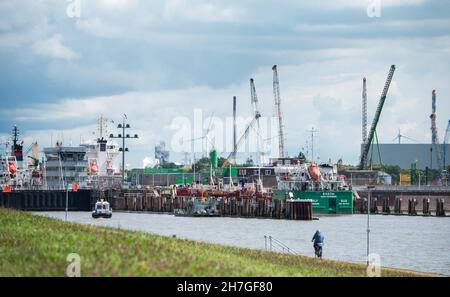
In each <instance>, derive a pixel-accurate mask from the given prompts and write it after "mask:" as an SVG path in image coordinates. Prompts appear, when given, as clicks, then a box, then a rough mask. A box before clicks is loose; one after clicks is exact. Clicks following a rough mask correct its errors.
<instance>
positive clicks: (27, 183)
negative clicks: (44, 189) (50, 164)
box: [0, 125, 43, 191]
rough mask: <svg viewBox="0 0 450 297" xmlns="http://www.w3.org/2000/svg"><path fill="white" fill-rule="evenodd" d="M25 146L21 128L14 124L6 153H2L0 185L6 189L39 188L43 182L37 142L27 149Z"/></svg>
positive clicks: (0, 157)
mask: <svg viewBox="0 0 450 297" xmlns="http://www.w3.org/2000/svg"><path fill="white" fill-rule="evenodd" d="M23 147H24V141H23V140H21V139H20V131H19V128H18V127H17V126H16V125H14V126H13V128H12V132H11V137H10V139H9V140H7V141H6V142H5V149H4V153H3V154H1V153H0V172H1V181H0V185H1V188H2V189H4V190H7V191H8V190H11V189H13V190H17V189H39V188H40V187H41V186H42V184H43V175H42V170H41V164H40V162H39V146H38V144H37V142H34V143H32V144H30V145H29V146H28V148H27V149H26V150H25V151H24V149H23ZM30 152H31V154H30V155H28V154H29V153H30Z"/></svg>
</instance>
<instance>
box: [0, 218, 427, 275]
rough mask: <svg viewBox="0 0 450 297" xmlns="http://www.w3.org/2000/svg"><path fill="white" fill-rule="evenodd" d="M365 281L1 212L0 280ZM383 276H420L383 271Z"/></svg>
mask: <svg viewBox="0 0 450 297" xmlns="http://www.w3.org/2000/svg"><path fill="white" fill-rule="evenodd" d="M70 253H77V254H79V255H80V257H81V275H82V276H365V271H366V269H365V267H364V265H358V264H351V263H345V262H338V261H330V260H318V259H314V258H309V257H302V256H291V255H283V254H277V253H269V252H265V251H258V250H251V249H244V248H232V247H225V246H221V245H216V244H206V243H200V242H195V241H190V240H182V239H177V238H169V237H163V236H158V235H152V234H147V233H142V232H132V231H124V230H120V229H115V228H105V227H94V226H88V225H80V224H75V223H66V222H63V221H59V220H56V219H52V218H47V217H42V216H37V215H32V214H30V213H24V212H18V211H13V210H6V209H0V276H65V271H66V267H67V265H68V262H66V258H67V255H68V254H70ZM382 275H383V276H423V275H424V274H418V273H414V272H410V271H403V270H395V269H383V270H382Z"/></svg>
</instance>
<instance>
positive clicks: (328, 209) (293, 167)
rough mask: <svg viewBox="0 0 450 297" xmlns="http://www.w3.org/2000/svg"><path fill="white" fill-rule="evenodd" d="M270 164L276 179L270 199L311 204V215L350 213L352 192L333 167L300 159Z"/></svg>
mask: <svg viewBox="0 0 450 297" xmlns="http://www.w3.org/2000/svg"><path fill="white" fill-rule="evenodd" d="M272 163H273V165H274V170H275V175H276V179H277V188H276V189H274V190H273V199H281V200H296V199H299V200H311V201H312V207H313V212H314V214H352V213H353V204H354V197H355V195H354V192H353V191H352V190H351V188H350V186H349V185H348V184H347V183H346V181H345V176H341V175H338V171H337V166H336V165H335V164H326V163H323V164H317V163H315V162H306V161H305V160H304V159H301V158H278V159H275V160H273V161H272Z"/></svg>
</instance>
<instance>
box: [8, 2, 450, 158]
mask: <svg viewBox="0 0 450 297" xmlns="http://www.w3.org/2000/svg"><path fill="white" fill-rule="evenodd" d="M0 12H1V15H2V18H1V19H0V66H1V67H0V101H1V103H2V108H1V109H0V142H1V143H2V145H1V147H2V149H3V150H4V147H5V145H4V143H5V142H6V141H7V140H8V137H9V134H10V130H11V128H12V126H13V125H17V126H18V127H19V129H20V130H21V131H22V136H23V139H24V141H25V147H27V146H28V145H29V144H31V142H33V141H37V142H38V143H39V145H40V147H41V149H42V148H43V147H45V146H50V145H52V143H53V144H54V143H55V142H56V141H57V140H62V141H63V142H64V144H65V145H78V144H79V143H80V141H85V140H87V139H90V138H93V137H95V133H96V131H97V119H98V117H99V116H100V115H103V116H104V117H105V118H106V119H108V120H109V124H108V131H107V133H108V134H110V133H114V134H117V133H119V132H120V131H118V129H116V128H115V125H117V123H118V122H121V121H122V119H123V115H124V114H126V116H127V122H128V123H129V124H130V125H131V129H129V132H128V131H127V133H130V134H132V135H134V134H138V135H139V139H133V140H130V141H128V142H127V146H128V148H129V150H130V153H129V154H127V166H128V167H142V166H143V162H144V160H147V161H148V160H151V159H152V158H153V157H154V146H155V145H156V144H157V143H159V142H161V141H165V142H166V144H167V147H168V148H169V149H170V150H171V160H172V161H175V162H182V161H183V160H184V159H185V157H187V158H189V159H190V158H192V156H193V154H192V151H195V152H196V156H197V157H200V156H201V155H202V152H201V151H202V144H201V140H200V141H199V140H198V138H201V137H203V136H204V135H205V134H206V131H208V132H210V130H214V131H213V132H211V133H210V134H208V144H207V145H206V146H208V149H211V148H212V147H213V146H217V149H218V150H219V153H220V154H221V155H222V156H225V157H226V156H227V155H228V153H229V152H230V144H231V141H232V136H231V135H232V132H231V129H230V125H229V124H230V122H229V120H230V117H231V116H232V97H233V96H237V102H238V106H237V114H238V116H239V126H238V137H240V135H242V134H243V131H244V129H245V126H246V125H247V124H248V123H249V122H250V121H251V118H252V114H253V110H252V105H251V100H250V87H249V79H250V78H254V79H255V84H256V90H257V94H258V99H259V101H258V103H259V111H260V113H261V115H262V121H263V122H267V121H269V120H270V118H271V117H272V116H273V114H274V96H273V89H272V79H273V76H272V75H273V74H272V66H273V65H274V64H276V65H278V74H279V80H280V93H281V103H282V105H281V108H282V112H283V125H284V132H285V143H286V144H285V146H286V151H287V153H288V154H289V155H297V154H298V153H299V152H300V151H303V152H304V153H306V154H307V155H310V154H311V152H312V143H313V144H314V157H315V158H317V159H318V160H332V161H333V162H335V161H337V160H338V159H340V158H342V160H343V161H344V162H345V163H350V164H356V163H358V160H359V156H360V143H361V93H362V79H363V77H366V78H367V88H368V120H369V126H370V124H371V121H372V118H373V115H374V113H375V109H376V106H377V104H378V101H379V98H380V94H381V91H382V89H383V86H384V82H385V80H386V77H387V74H388V71H389V68H390V66H391V65H392V64H395V65H396V71H395V74H394V79H393V81H392V84H391V87H390V90H389V93H388V97H387V99H386V103H385V106H384V109H383V112H382V115H381V119H380V123H379V126H378V128H377V134H378V137H379V141H380V142H382V143H392V142H394V141H396V140H394V138H395V137H396V136H397V134H398V130H399V129H400V131H401V134H402V135H405V136H408V137H410V138H412V139H415V140H416V141H417V142H421V143H429V142H430V141H431V131H430V125H431V124H430V118H429V116H430V114H431V91H432V90H433V89H436V92H437V127H438V131H439V136H440V139H441V140H442V139H443V136H444V132H445V129H446V127H447V122H448V120H449V119H450V101H449V99H448V98H449V96H450V84H449V82H450V2H449V1H447V0H345V1H344V0H329V1H327V0H316V1H309V0H308V1H307V0H304V1H302V0H296V1H294V0H284V1H283V0H281V1H257V0H248V1H246V0H240V1H230V0H228V1H222V0H216V1H207V0H165V1H162V0H161V1H159V0H154V1H148V0H145V1H138V0H69V1H66V0H47V1H45V0H40V1H37V0H33V1H32V0H30V1H27V0H14V1H6V0H0ZM199 114H201V119H200V124H199V126H195V125H196V124H195V122H196V121H197V120H198V117H199ZM211 116H213V120H212V121H210V119H209V117H211ZM266 119H268V120H266ZM112 121H114V124H113V123H112ZM210 122H211V123H213V127H211V125H210ZM187 126H191V128H192V127H197V128H192V131H191V130H189V129H186V127H187ZM222 126H223V127H222ZM225 126H226V127H227V128H225ZM262 126H264V125H263V124H262ZM221 127H222V128H223V129H221ZM312 127H314V128H315V129H316V130H318V132H317V133H315V134H314V142H312V140H311V133H310V132H308V131H309V130H311V128H312ZM208 128H209V129H208ZM263 128H264V127H263ZM183 129H184V130H183ZM194 130H195V131H194ZM262 130H263V131H262V132H261V131H260V134H261V135H262V134H264V135H262V136H260V139H265V140H264V141H262V142H263V143H264V144H265V145H267V147H270V148H272V149H267V150H268V151H267V155H274V156H275V155H277V154H278V152H277V148H278V142H277V137H276V135H278V134H277V132H276V129H272V130H270V131H268V130H269V129H262ZM266 130H267V131H266ZM180 131H184V132H180ZM181 134H182V135H183V137H182V138H183V140H181V141H180V139H179V138H180V135H181ZM212 134H214V135H212ZM250 134H251V135H250V136H249V137H250V138H252V137H255V139H256V136H255V135H256V134H257V133H256V128H252V130H251V132H250ZM221 137H222V140H220V139H219V138H221ZM195 139H197V140H195ZM252 139H253V138H252ZM205 141H206V140H205ZM403 141H404V142H411V140H407V139H403ZM180 143H181V144H182V145H181V146H180ZM187 143H190V144H189V145H188V146H187V145H186V144H187ZM220 144H222V145H220ZM243 150H244V149H243ZM183 151H184V152H186V153H187V154H186V155H185V154H184V153H183ZM227 152H228V153H227ZM255 154H256V149H254V146H253V147H252V146H251V147H250V149H248V154H247V155H253V156H254V155H255ZM244 155H245V154H242V155H241V157H243V156H244ZM147 161H146V162H147Z"/></svg>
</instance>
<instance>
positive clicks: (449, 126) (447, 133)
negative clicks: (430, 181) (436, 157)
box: [442, 121, 450, 169]
mask: <svg viewBox="0 0 450 297" xmlns="http://www.w3.org/2000/svg"><path fill="white" fill-rule="evenodd" d="M449 138H450V121H448V124H447V129H446V130H445V136H444V142H443V143H442V152H443V153H442V157H443V163H442V164H443V165H444V166H443V167H444V169H445V166H446V165H447V164H446V160H445V157H446V152H447V145H448V141H449Z"/></svg>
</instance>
